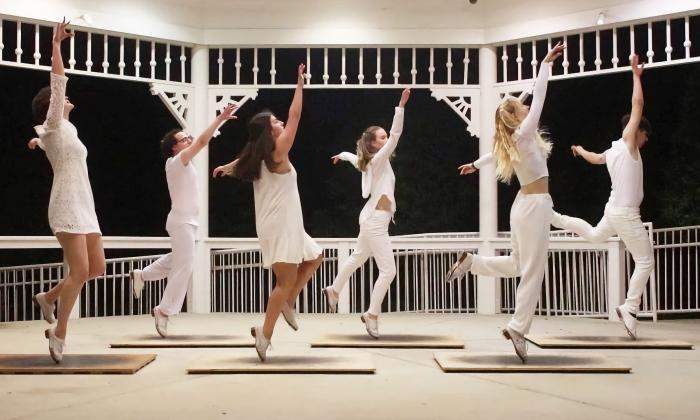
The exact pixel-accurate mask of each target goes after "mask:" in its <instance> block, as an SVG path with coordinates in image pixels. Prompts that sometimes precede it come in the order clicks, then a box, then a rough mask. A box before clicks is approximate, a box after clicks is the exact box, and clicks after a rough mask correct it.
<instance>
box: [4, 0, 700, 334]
mask: <svg viewBox="0 0 700 420" xmlns="http://www.w3.org/2000/svg"><path fill="white" fill-rule="evenodd" d="M471 3H475V4H471ZM64 15H65V16H67V17H68V18H70V19H71V20H72V23H73V26H74V28H75V29H76V30H77V31H78V32H79V34H80V36H76V37H75V38H73V39H71V41H70V55H69V57H68V68H67V72H68V73H74V74H81V75H89V76H94V77H104V78H112V79H120V80H129V81H137V82H142V83H143V85H144V89H150V91H151V93H152V94H153V95H158V96H159V97H160V98H161V99H162V101H163V105H164V106H165V107H167V109H168V110H169V111H170V112H171V113H172V114H173V116H174V117H175V118H176V119H177V120H178V121H179V122H180V124H181V125H182V126H183V127H185V126H186V127H188V128H189V129H190V130H193V131H194V132H198V131H200V130H202V129H203V128H204V127H205V125H206V123H207V121H209V120H210V119H211V118H212V116H213V115H215V114H216V113H217V112H218V111H219V110H221V109H222V108H223V106H224V105H225V104H226V103H228V102H230V101H235V102H237V103H238V104H239V106H243V105H244V104H245V103H246V102H248V101H252V100H255V98H256V96H257V94H258V91H259V90H260V89H289V88H291V87H292V84H291V82H290V81H289V80H285V75H282V74H279V73H278V72H277V65H278V64H280V63H279V61H277V57H278V56H279V55H282V54H283V53H284V51H285V50H300V51H303V52H305V57H304V58H305V59H304V61H305V62H306V65H307V69H308V70H307V72H308V73H307V75H306V79H307V87H306V88H307V89H311V90H313V89H328V88H333V89H338V88H340V89H396V88H397V87H400V86H412V87H413V88H414V89H430V91H431V92H432V96H433V97H434V98H435V99H436V100H438V101H443V102H444V103H445V111H446V112H449V111H452V112H454V113H455V114H456V115H455V117H456V118H461V119H462V120H463V121H464V124H465V128H466V130H467V131H468V132H469V133H471V134H472V135H474V136H476V137H478V138H479V149H480V152H481V153H485V152H486V151H488V150H490V149H491V146H492V136H493V130H494V128H493V124H492V118H493V117H492V116H493V111H494V110H495V108H496V106H497V103H498V100H499V95H503V94H505V93H518V92H522V91H526V90H528V89H530V88H531V86H532V75H533V74H534V73H535V71H534V69H535V68H536V67H537V65H538V61H537V58H538V57H542V56H543V54H544V48H546V47H547V46H551V45H552V43H553V42H556V41H557V40H562V39H563V40H565V41H566V42H567V43H568V44H569V45H571V46H572V47H573V46H577V48H570V49H569V50H567V52H566V53H565V55H564V58H563V60H561V61H559V62H557V63H556V64H555V66H554V67H552V70H551V71H552V73H553V77H552V80H553V81H554V82H555V83H556V80H560V79H567V78H576V77H588V76H592V77H597V76H600V75H604V74H608V73H613V72H624V71H628V69H629V67H628V65H629V64H628V63H629V59H628V57H629V55H630V54H631V53H633V52H637V53H639V54H642V55H645V56H646V61H647V63H648V67H659V66H671V65H683V64H687V63H694V62H698V61H700V53H699V50H697V48H694V47H693V39H697V37H698V36H700V35H698V34H694V33H691V28H692V25H691V20H693V19H696V18H697V16H696V15H700V1H698V0H675V1H660V0H590V1H585V2H582V1H560V0H536V1H512V0H481V1H477V2H471V1H466V0H436V1H416V0H402V1H390V0H356V1H353V2H347V1H340V0H327V1H312V0H299V1H294V2H292V1H284V0H270V1H265V2H263V1H258V0H240V1H229V2H224V1H214V0H150V1H143V0H120V1H110V0H89V1H88V0H72V1H71V0H28V1H16V0H0V19H1V20H0V58H1V60H0V65H2V66H13V67H20V68H27V69H42V70H48V69H49V66H48V64H49V57H45V56H42V54H41V52H40V45H42V44H43V43H45V42H47V40H46V39H44V36H46V35H47V34H49V35H50V31H49V30H48V29H47V28H50V27H51V26H52V22H54V21H56V20H57V19H59V18H60V17H61V16H64ZM8 34H11V35H12V36H11V37H10V36H8ZM28 34H31V36H33V37H34V38H33V41H34V42H33V43H32V42H27V40H26V37H27V35H28ZM3 36H4V38H3ZM23 37H24V39H23ZM80 43H84V44H83V45H79V44H80ZM28 45H31V47H29V48H28V47H27V46H28ZM593 45H594V47H593ZM659 46H661V47H660V48H659ZM114 48H118V51H119V52H118V54H115V53H114ZM593 48H595V52H596V53H595V58H594V59H593V60H590V59H587V58H586V57H584V53H583V51H584V50H586V51H590V50H591V49H593ZM78 49H86V51H87V56H86V57H80V58H78V57H77V56H76V54H75V51H76V50H78ZM110 51H112V52H111V53H110ZM574 51H575V53H574ZM302 54H303V53H302ZM93 55H94V57H95V58H94V59H93ZM116 56H118V61H117V62H114V60H112V61H110V57H116ZM212 57H213V58H212ZM421 57H422V58H424V59H427V60H428V62H429V66H427V67H426V66H417V64H416V63H417V62H422V59H421ZM477 58H478V60H477ZM94 60H97V61H94ZM99 60H102V61H101V62H99ZM472 61H478V66H476V65H474V64H472ZM263 62H264V63H265V66H264V67H263V66H262V64H261V63H263ZM329 63H331V65H332V66H334V67H337V66H340V68H341V69H342V71H341V73H340V74H339V75H331V74H329V70H328V69H329ZM407 63H410V68H411V70H410V71H409V72H408V73H406V72H400V71H399V70H400V69H403V68H406V66H407ZM346 69H348V70H347V71H346ZM350 69H352V71H350ZM465 137H468V136H465ZM196 164H197V165H198V166H199V167H202V168H206V167H208V156H207V154H206V153H202V154H200V155H199V156H198V157H197V161H196ZM200 174H201V179H200V185H199V187H200V191H201V197H200V214H201V216H200V221H199V222H200V226H201V228H200V230H199V232H200V233H199V235H200V237H199V239H198V242H197V243H198V252H197V255H198V260H197V265H196V269H195V274H194V281H193V282H192V286H191V289H190V293H189V294H188V311H190V312H195V313H209V312H221V311H225V312H226V311H228V312H230V311H236V312H250V311H260V310H262V309H263V308H262V307H261V305H262V300H260V301H253V298H241V297H240V296H233V293H234V292H232V291H231V289H230V288H229V289H227V287H228V286H225V285H224V283H226V282H240V286H241V287H242V288H245V287H249V288H250V289H245V290H249V291H250V290H253V289H255V288H257V289H258V290H262V289H261V288H262V287H263V286H262V285H263V284H265V283H269V282H270V278H269V277H268V275H267V274H264V273H263V270H262V269H260V267H259V266H260V263H259V258H258V257H257V252H256V250H255V249H256V246H257V244H256V241H255V239H254V238H229V239H215V238H209V237H208V231H209V227H208V220H207V218H208V213H209V212H208V193H209V192H208V185H209V181H208V179H207V176H208V174H207V171H200ZM479 202H480V210H479V232H478V233H472V234H468V233H447V234H432V233H426V234H424V235H412V236H408V237H397V238H395V241H394V246H395V248H396V259H397V265H398V267H399V274H398V277H397V280H396V281H395V283H394V285H392V291H393V292H392V293H394V294H390V298H389V299H390V302H389V305H390V308H391V309H392V310H394V311H426V312H428V311H430V312H442V311H448V312H450V311H456V312H479V313H483V314H495V313H500V312H507V311H509V310H512V296H513V295H514V287H513V286H514V285H515V279H493V278H483V277H480V278H478V279H473V278H470V283H469V284H468V285H458V286H454V289H452V288H449V287H445V286H444V285H443V283H442V282H441V277H442V275H443V273H444V271H445V269H446V267H448V266H449V264H450V263H451V262H452V261H454V258H455V256H456V255H457V253H458V251H459V250H461V249H465V248H471V249H477V250H478V252H479V253H481V254H486V255H494V254H495V253H499V252H507V250H508V248H509V241H508V237H507V233H499V232H498V231H497V217H496V214H497V212H496V209H497V206H496V203H497V188H496V181H495V177H494V168H493V167H490V166H486V167H484V168H483V170H482V171H481V176H480V177H479ZM697 230H698V229H697V227H684V228H678V229H666V230H663V231H658V230H657V231H653V230H652V229H651V227H650V240H652V241H654V245H655V247H656V248H657V258H659V256H660V255H662V254H661V253H663V252H671V251H673V250H674V249H677V248H683V249H686V248H688V249H689V251H688V252H689V255H690V252H691V251H690V249H692V252H694V255H695V260H694V261H695V262H696V261H697ZM693 235H694V236H693ZM691 238H695V240H693V239H691ZM353 241H354V239H348V238H328V239H321V242H322V243H323V244H324V246H325V247H326V257H327V260H328V261H327V264H324V269H322V270H321V272H320V273H319V274H318V275H317V276H316V278H315V279H314V281H313V282H312V283H311V285H310V286H309V287H310V288H311V289H309V290H312V289H313V290H315V291H318V290H319V289H318V288H319V287H320V285H323V284H327V283H328V282H329V281H330V280H331V279H332V277H333V275H334V273H335V271H334V270H335V269H336V267H337V264H336V263H337V262H339V261H342V260H343V259H344V258H346V257H347V256H348V255H349V252H350V250H351V249H352V246H353ZM693 244H694V245H693ZM56 247H58V244H57V243H56V242H55V240H54V238H52V237H0V248H5V249H18V248H56ZM105 247H106V248H130V249H136V248H143V249H148V248H151V249H162V248H168V247H169V241H168V240H167V238H132V237H128V238H127V237H106V238H105ZM550 254H551V256H552V258H550V265H554V266H555V268H554V269H552V271H551V272H550V273H549V274H548V276H550V277H551V278H550V277H548V278H547V279H546V282H545V287H544V288H543V290H544V292H543V293H544V294H543V299H542V301H541V303H540V309H539V310H540V313H545V314H552V315H589V316H601V317H607V316H608V313H609V311H610V310H611V309H610V308H614V307H615V306H616V304H617V303H618V302H620V301H621V300H622V298H623V296H624V290H625V279H626V277H627V274H626V273H627V272H628V270H629V257H628V256H627V254H626V251H625V249H624V246H623V245H622V244H621V242H619V241H618V240H617V239H612V240H610V241H608V242H607V243H605V244H602V245H591V244H587V243H585V242H584V241H582V240H581V239H580V238H576V237H573V236H572V235H570V234H566V233H562V234H558V235H554V237H553V241H552V244H551V249H550ZM256 258H257V259H256ZM147 261H149V257H144V258H142V259H138V258H132V259H119V260H112V261H110V262H109V266H108V272H107V274H106V275H105V277H104V278H102V279H98V280H97V281H98V282H100V281H102V282H104V284H105V287H103V289H104V288H107V287H112V290H113V291H115V290H117V292H115V293H114V294H112V295H110V296H111V297H110V299H113V302H112V305H111V306H112V308H113V311H114V312H113V313H112V314H137V313H142V312H144V311H146V310H147V308H143V307H136V306H135V304H134V302H133V301H130V302H129V299H130V297H129V296H128V293H127V294H126V295H125V294H124V293H123V290H126V289H125V288H124V285H125V282H127V283H128V276H127V277H125V273H128V268H129V267H132V266H134V265H140V264H143V263H145V262H147ZM256 261H257V262H256ZM695 262H693V264H694V263H695ZM686 264H691V263H690V260H686ZM125 266H126V267H127V268H125ZM402 267H403V268H402ZM688 267H690V265H689V266H688ZM367 270H370V271H371V266H369V267H368V268H366V270H364V271H367ZM364 271H363V272H362V273H361V274H360V275H359V276H358V278H360V277H361V278H362V279H364ZM657 271H658V267H657ZM61 272H62V268H61V267H60V264H58V265H42V266H37V267H11V268H7V269H2V270H0V289H3V288H4V290H5V292H6V293H5V294H4V296H5V297H4V299H14V305H9V304H8V305H4V306H5V308H6V309H4V310H3V311H4V312H7V313H4V314H1V315H2V318H0V321H7V320H16V319H23V317H22V316H21V314H24V313H25V307H24V305H25V304H26V303H28V301H27V299H26V296H25V295H24V294H21V293H20V292H19V291H16V290H19V289H22V288H23V287H24V286H31V290H34V287H35V285H37V286H36V287H41V285H43V282H44V281H46V282H49V283H50V282H55V281H57V280H58V279H59V278H60V276H61ZM39 275H40V276H41V283H40V282H38V281H37V280H36V278H37V277H36V276H39ZM3 276H4V277H3ZM10 279H13V280H10ZM676 280H677V279H676V278H675V274H673V272H671V274H666V272H664V273H659V272H657V273H656V280H655V281H652V282H650V285H651V287H650V288H649V290H648V293H647V297H646V299H645V304H644V311H645V312H646V313H647V314H653V315H654V316H655V315H656V313H657V311H667V312H678V311H699V310H700V307H699V306H698V305H697V302H696V303H695V305H690V306H683V305H680V304H677V303H676V302H675V301H673V303H669V302H667V301H666V300H659V299H658V297H657V296H656V294H655V290H656V287H666V286H667V285H669V284H672V283H673V282H674V281H676ZM579 281H583V282H587V283H586V284H588V285H589V286H590V285H596V286H595V287H586V288H585V290H584V288H583V287H581V288H577V287H578V286H577V282H579ZM356 283H357V284H353V285H352V286H351V287H350V291H346V293H345V295H344V297H343V303H341V310H343V311H346V312H347V311H351V310H352V307H353V302H354V301H356V300H358V299H359V300H362V299H364V296H365V293H364V292H365V285H364V281H358V282H356ZM697 283H698V279H697V276H696V277H695V280H694V284H695V285H696V286H694V287H697ZM236 284H239V283H236ZM244 284H245V286H244ZM110 285H111V286H110ZM370 287H371V286H370ZM411 287H412V288H413V289H414V290H418V289H420V290H422V292H421V293H420V294H418V293H416V294H415V295H411V296H408V294H406V295H403V296H401V297H399V296H400V294H399V293H398V290H399V289H400V288H411ZM678 287H685V286H678ZM8 290H15V291H14V292H12V293H9V292H8ZM227 290H228V291H229V292H226V291H227ZM242 290H243V289H242ZM692 290H697V289H692ZM119 291H121V292H122V293H121V296H118V295H119ZM690 291H691V287H690V283H689V285H688V289H687V290H686V292H687V293H691V292H690ZM22 293H25V294H26V292H22ZM86 293H87V294H86ZM99 293H100V292H98V290H97V287H96V286H95V289H94V290H93V291H92V292H91V291H90V290H89V288H88V291H87V292H84V296H83V299H82V300H81V302H82V304H83V305H84V307H83V308H82V312H81V308H76V316H78V315H79V314H81V313H82V314H83V316H96V315H97V313H96V312H91V309H89V308H87V307H86V306H89V305H85V303H86V299H93V297H94V299H95V302H98V301H100V302H101V301H102V299H107V297H106V296H107V295H105V294H99ZM102 293H104V292H102ZM153 293H154V294H157V293H158V290H153ZM314 293H315V292H314ZM567 293H568V297H567V296H566V295H567ZM572 293H573V295H574V298H571V294H572ZM315 294H316V295H318V296H313V293H308V294H305V295H304V297H303V299H304V301H303V302H301V305H300V306H301V309H302V310H303V311H305V312H316V311H319V312H321V311H322V310H323V309H322V305H320V303H319V301H318V299H320V295H319V293H315ZM115 296H116V297H115ZM392 297H393V302H392ZM120 299H121V303H120V302H119V300H120ZM241 299H242V301H241ZM695 300H696V301H697V293H696V299H695ZM23 302H24V303H23ZM29 304H30V303H29ZM117 307H118V308H119V309H116V308H117ZM9 308H12V309H9ZM3 311H0V312H3ZM13 311H14V313H13ZM30 312H31V311H30ZM103 314H104V315H109V313H103Z"/></svg>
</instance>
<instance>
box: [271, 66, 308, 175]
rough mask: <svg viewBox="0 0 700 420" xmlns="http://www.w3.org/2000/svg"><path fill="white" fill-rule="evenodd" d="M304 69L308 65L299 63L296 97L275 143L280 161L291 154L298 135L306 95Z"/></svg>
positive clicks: (276, 158) (278, 160) (275, 158)
mask: <svg viewBox="0 0 700 420" xmlns="http://www.w3.org/2000/svg"><path fill="white" fill-rule="evenodd" d="M304 70H306V66H305V65H304V64H299V68H298V69H297V87H296V89H295V90H294V98H293V99H292V104H291V105H290V106H289V115H288V116H287V124H286V125H285V127H284V130H283V131H282V134H280V136H279V138H278V139H277V142H276V143H275V150H274V152H273V154H274V156H273V157H274V160H275V161H276V162H280V161H282V160H284V158H285V157H286V156H287V154H289V151H290V150H291V148H292V145H293V144H294V138H295V137H296V135H297V128H299V120H300V119H301V106H302V102H303V97H304Z"/></svg>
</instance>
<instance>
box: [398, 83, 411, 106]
mask: <svg viewBox="0 0 700 420" xmlns="http://www.w3.org/2000/svg"><path fill="white" fill-rule="evenodd" d="M410 97H411V89H410V88H406V89H404V90H403V92H401V100H400V101H399V107H401V108H403V107H404V106H406V102H408V99H409V98H410Z"/></svg>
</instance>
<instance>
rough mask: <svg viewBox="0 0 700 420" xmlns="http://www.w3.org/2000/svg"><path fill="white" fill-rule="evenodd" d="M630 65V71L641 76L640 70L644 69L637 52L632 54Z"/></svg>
mask: <svg viewBox="0 0 700 420" xmlns="http://www.w3.org/2000/svg"><path fill="white" fill-rule="evenodd" d="M630 67H631V68H632V73H634V75H635V76H637V77H641V76H642V72H643V71H644V62H643V61H642V62H641V64H640V62H639V56H638V55H637V54H635V55H633V56H632V59H631V60H630Z"/></svg>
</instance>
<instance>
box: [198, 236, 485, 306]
mask: <svg viewBox="0 0 700 420" xmlns="http://www.w3.org/2000/svg"><path fill="white" fill-rule="evenodd" d="M393 242H394V245H393V246H394V259H395V261H396V268H397V272H396V278H395V279H394V281H393V282H392V284H391V286H390V288H389V292H388V293H387V297H386V300H385V302H384V304H383V307H382V311H383V312H475V311H476V283H475V282H474V281H472V280H473V278H472V277H471V276H470V279H469V281H468V282H466V283H462V282H459V283H455V284H454V285H446V284H445V283H444V275H445V273H446V272H447V270H448V269H449V267H450V266H451V265H452V263H453V262H454V261H455V260H456V259H457V257H458V255H459V254H460V253H461V252H462V249H461V246H463V244H461V246H460V244H459V243H458V242H452V243H450V244H443V245H444V246H447V248H444V249H441V247H440V246H429V247H426V246H423V245H421V244H420V243H419V242H417V241H413V242H412V243H411V242H407V241H401V240H400V239H399V237H397V238H395V239H394V241H393ZM402 242H403V243H402ZM353 244H354V240H342V241H338V242H335V243H332V242H328V241H324V242H323V243H322V245H323V246H324V261H323V263H322V265H321V267H320V268H319V269H318V271H317V272H316V273H315V274H314V276H313V277H312V279H311V281H310V282H309V283H308V285H307V287H306V288H305V289H304V291H302V293H301V295H300V296H299V299H298V301H297V310H298V311H299V312H302V313H325V312H327V308H326V304H325V300H324V298H323V294H322V289H323V288H324V287H326V286H329V285H331V284H332V283H333V279H334V278H335V276H336V274H337V272H338V264H339V260H341V261H342V260H344V259H345V258H347V257H348V256H349V252H350V250H351V246H350V245H353ZM436 245H439V244H436ZM450 247H451V248H450ZM472 251H474V252H475V249H472ZM211 255H212V261H211V266H212V277H211V299H212V300H211V302H212V305H211V310H212V312H264V311H265V306H266V304H267V297H268V295H269V292H270V290H271V288H272V278H271V273H270V271H269V270H264V269H263V268H262V260H261V257H260V251H259V249H258V248H249V249H229V250H219V251H213V252H212V254H211ZM376 276H377V269H376V265H375V263H374V260H373V259H372V258H370V259H369V260H368V261H367V262H366V263H365V264H364V265H363V266H361V267H360V268H359V269H358V270H357V271H356V272H355V273H353V275H352V276H351V278H350V281H349V283H348V287H347V289H348V292H347V293H346V294H345V293H344V294H343V295H341V300H342V299H343V298H344V302H341V304H340V305H339V306H340V308H341V311H342V312H351V313H359V312H364V311H365V310H367V307H368V305H369V300H370V296H371V294H372V290H373V285H374V280H375V278H376Z"/></svg>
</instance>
